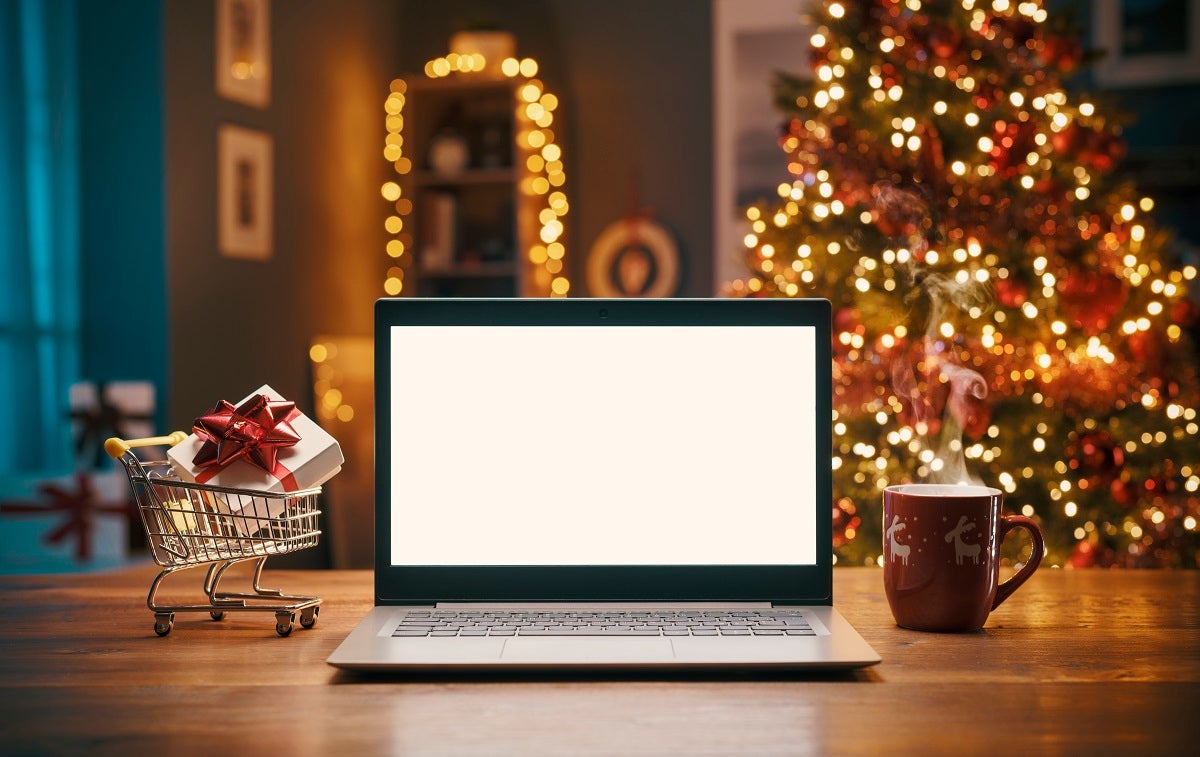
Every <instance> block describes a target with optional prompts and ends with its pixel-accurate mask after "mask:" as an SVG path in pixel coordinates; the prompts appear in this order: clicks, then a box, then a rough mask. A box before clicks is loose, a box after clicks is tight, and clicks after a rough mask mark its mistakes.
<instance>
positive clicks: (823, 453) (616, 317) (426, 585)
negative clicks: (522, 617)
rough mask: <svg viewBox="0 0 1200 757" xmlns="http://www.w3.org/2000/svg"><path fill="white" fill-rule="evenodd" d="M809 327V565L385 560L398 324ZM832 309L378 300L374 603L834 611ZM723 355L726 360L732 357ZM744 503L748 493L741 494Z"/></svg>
mask: <svg viewBox="0 0 1200 757" xmlns="http://www.w3.org/2000/svg"><path fill="white" fill-rule="evenodd" d="M406 325H422V326H472V325H492V326H495V325H512V326H521V325H534V326H536V325H559V326H588V325H591V326H601V325H603V326H613V325H615V326H627V327H637V326H693V325H712V326H756V325H761V326H811V327H813V328H815V329H816V332H817V338H816V340H815V344H816V346H815V355H814V361H815V365H817V366H826V368H825V369H824V370H817V371H816V375H815V387H816V396H815V397H814V398H813V401H814V412H815V413H816V419H817V422H816V424H815V428H816V430H815V433H816V436H817V439H816V440H815V442H816V443H815V444H814V445H813V447H812V448H813V449H814V450H815V454H816V457H817V460H816V461H815V463H816V464H815V467H814V470H815V471H816V476H815V481H814V492H813V496H815V497H816V505H817V506H816V513H817V517H816V528H817V533H816V546H817V559H816V563H815V564H814V565H644V566H642V565H638V566H628V565H589V566H578V565H571V566H519V565H505V566H402V565H393V564H391V555H392V551H391V547H390V542H389V535H390V534H391V532H392V523H391V516H392V507H391V502H390V492H391V491H392V479H391V474H392V471H391V466H390V464H389V461H390V460H391V429H390V428H389V427H388V424H389V421H390V419H391V418H392V401H393V398H392V396H391V392H390V391H389V388H390V387H391V383H392V375H391V371H392V368H393V365H394V363H393V360H392V355H391V344H392V340H391V338H390V333H391V329H392V327H394V326H406ZM830 334H831V315H830V305H829V302H828V301H827V300H822V299H626V300H602V299H570V300H568V299H511V298H509V299H488V298H477V299H476V298H453V299H451V298H416V297H407V298H384V299H380V300H378V301H377V302H376V303H375V357H374V360H375V418H376V423H375V601H376V604H381V605H399V604H433V603H436V602H567V601H570V602H664V601H670V602H714V601H727V602H772V603H776V604H830V603H832V599H833V596H832V594H833V592H832V581H833V576H832V566H833V518H832V506H831V503H832V501H833V481H832V469H831V466H830V449H831V448H832V437H831V434H832V429H831V426H832V362H831V361H832V355H831V342H830V339H829V337H830ZM731 359H734V358H732V356H731ZM747 496H753V491H752V490H751V489H749V488H748V489H747Z"/></svg>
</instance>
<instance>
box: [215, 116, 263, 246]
mask: <svg viewBox="0 0 1200 757" xmlns="http://www.w3.org/2000/svg"><path fill="white" fill-rule="evenodd" d="M274 163H275V160H274V140H273V139H272V138H271V135H270V134H267V133H266V132H262V131H256V130H254V129H246V128H243V127H241V126H233V125H230V124H222V125H221V126H220V127H219V128H218V130H217V229H218V234H217V237H218V238H217V243H218V247H219V248H220V251H221V254H222V255H225V256H227V257H234V258H248V259H251V260H268V259H270V258H271V256H272V254H273V253H274V245H275V242H274V217H275V207H274V205H275V200H274V191H275V186H274V171H275V165H274Z"/></svg>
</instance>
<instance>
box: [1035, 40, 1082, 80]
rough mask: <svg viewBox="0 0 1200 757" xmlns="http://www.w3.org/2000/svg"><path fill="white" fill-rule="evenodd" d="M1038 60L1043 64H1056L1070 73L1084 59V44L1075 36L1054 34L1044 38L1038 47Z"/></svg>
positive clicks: (1063, 71) (1060, 69)
mask: <svg viewBox="0 0 1200 757" xmlns="http://www.w3.org/2000/svg"><path fill="white" fill-rule="evenodd" d="M1038 60H1039V61H1040V62H1041V64H1042V65H1043V66H1054V67H1055V68H1057V69H1058V70H1059V71H1061V72H1062V73H1064V74H1069V73H1071V72H1072V71H1074V70H1075V69H1076V68H1078V66H1079V63H1080V61H1082V60H1083V45H1081V44H1079V41H1078V40H1077V39H1075V38H1074V37H1067V36H1063V35H1057V34H1056V35H1052V36H1049V37H1046V38H1045V39H1044V40H1042V43H1041V45H1040V46H1039V47H1038Z"/></svg>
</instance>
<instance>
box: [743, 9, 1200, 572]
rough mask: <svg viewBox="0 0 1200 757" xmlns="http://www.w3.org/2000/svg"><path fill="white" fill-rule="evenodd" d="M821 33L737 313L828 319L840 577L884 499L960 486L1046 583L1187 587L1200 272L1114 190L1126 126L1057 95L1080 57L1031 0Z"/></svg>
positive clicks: (1199, 476) (902, 13)
mask: <svg viewBox="0 0 1200 757" xmlns="http://www.w3.org/2000/svg"><path fill="white" fill-rule="evenodd" d="M812 20H813V23H814V26H815V29H816V31H815V33H814V34H813V35H812V38H811V57H810V59H809V61H807V62H808V63H810V64H811V68H812V72H813V76H812V77H811V78H810V77H803V78H800V77H792V76H789V75H782V74H781V75H780V76H779V79H778V82H777V84H776V95H777V101H778V104H779V105H780V107H781V108H782V109H783V110H784V113H785V115H786V124H785V126H784V128H783V130H782V134H781V138H780V144H781V146H782V148H783V150H784V152H785V156H786V160H787V167H788V170H789V172H790V175H791V181H790V182H789V183H785V184H783V185H781V186H780V187H779V200H778V202H772V203H760V204H757V205H755V206H752V207H750V208H748V209H747V211H746V219H747V221H748V223H749V225H750V233H748V234H747V236H746V239H745V246H746V256H747V262H748V265H749V267H750V269H751V273H750V275H748V276H747V277H746V279H745V280H744V281H737V282H734V283H733V284H731V285H730V287H729V291H730V294H733V295H737V296H756V297H764V296H770V297H805V296H808V297H813V296H816V297H825V298H828V299H829V300H831V301H832V303H833V311H834V333H833V339H834V343H833V347H834V365H833V374H834V387H835V389H834V408H835V409H834V418H833V424H834V449H833V466H834V481H835V486H834V489H835V502H834V503H833V506H834V525H835V547H836V552H837V554H838V556H839V558H840V561H841V563H842V564H864V563H866V564H874V563H875V562H876V561H877V560H878V559H879V554H880V551H881V543H880V531H881V524H880V512H879V508H880V500H881V491H882V489H883V488H884V487H885V486H887V485H889V484H893V483H903V482H908V481H934V482H938V481H941V482H950V483H956V482H961V481H968V480H971V481H977V482H981V483H984V484H987V485H991V486H996V487H998V488H1000V489H1002V490H1004V491H1005V507H1006V509H1009V510H1015V511H1018V512H1021V511H1023V512H1024V513H1025V514H1026V515H1030V516H1032V517H1035V518H1037V519H1038V520H1039V521H1040V523H1041V525H1042V529H1043V531H1044V532H1045V535H1046V541H1047V550H1048V555H1047V561H1048V564H1057V565H1073V566H1089V565H1127V566H1143V565H1145V566H1160V565H1161V566H1190V567H1196V565H1197V560H1198V552H1197V546H1198V544H1200V526H1198V523H1197V521H1198V520H1200V493H1198V491H1197V490H1198V489H1200V425H1198V424H1200V418H1197V411H1196V407H1197V404H1198V399H1200V396H1198V395H1200V389H1198V382H1197V368H1196V365H1197V363H1196V356H1195V352H1194V350H1193V348H1192V345H1191V344H1190V342H1189V335H1188V333H1187V330H1186V326H1187V324H1188V323H1189V322H1190V321H1191V319H1192V318H1194V315H1195V313H1194V311H1195V307H1194V306H1193V305H1191V303H1190V302H1189V301H1188V299H1187V292H1186V290H1187V287H1188V284H1189V282H1191V281H1192V280H1194V279H1195V278H1196V275H1197V272H1196V269H1195V267H1193V266H1181V265H1179V264H1178V262H1176V261H1173V260H1172V259H1171V258H1170V243H1171V237H1170V234H1169V233H1168V232H1167V231H1165V230H1162V229H1159V228H1156V227H1155V226H1154V224H1153V223H1152V222H1151V219H1150V218H1149V215H1148V214H1149V211H1150V210H1152V208H1153V201H1152V200H1151V199H1150V198H1148V197H1143V196H1141V195H1139V194H1138V193H1137V192H1136V191H1135V189H1134V188H1133V187H1132V186H1129V185H1127V184H1124V183H1121V182H1120V181H1119V180H1118V179H1117V178H1116V177H1115V176H1114V174H1113V169H1114V168H1115V167H1116V166H1117V165H1118V164H1119V162H1120V160H1121V159H1122V157H1123V151H1124V143H1123V141H1122V139H1121V136H1120V123H1119V119H1118V118H1116V117H1113V116H1110V115H1106V114H1105V113H1104V112H1102V111H1103V108H1101V107H1097V106H1096V105H1095V104H1094V103H1092V102H1090V101H1089V100H1088V99H1087V98H1084V97H1080V96H1077V95H1074V94H1072V93H1070V92H1068V91H1067V89H1066V87H1065V86H1064V81H1063V80H1064V79H1065V78H1066V76H1067V75H1068V74H1069V73H1071V72H1072V71H1073V70H1074V69H1075V68H1076V67H1077V66H1078V65H1080V64H1081V62H1083V60H1084V58H1085V55H1084V52H1083V50H1082V48H1081V46H1080V45H1079V43H1078V42H1076V41H1075V36H1073V35H1072V33H1071V32H1070V31H1069V30H1067V29H1065V28H1064V27H1063V25H1062V24H1061V23H1060V22H1058V21H1056V20H1054V19H1051V18H1050V17H1049V14H1048V12H1047V11H1046V10H1045V9H1044V8H1043V6H1042V2H1040V0H1025V1H1024V2H1020V1H1019V0H954V1H952V2H951V1H939V2H929V1H928V0H926V1H924V2H922V1H921V0H857V1H855V0H839V1H838V2H825V3H822V4H820V6H819V7H817V8H815V9H814V10H813V17H812ZM803 64H804V63H803V62H802V63H801V64H800V65H803ZM1008 554H1009V559H1019V557H1018V555H1019V549H1012V550H1010V551H1009V553H1008Z"/></svg>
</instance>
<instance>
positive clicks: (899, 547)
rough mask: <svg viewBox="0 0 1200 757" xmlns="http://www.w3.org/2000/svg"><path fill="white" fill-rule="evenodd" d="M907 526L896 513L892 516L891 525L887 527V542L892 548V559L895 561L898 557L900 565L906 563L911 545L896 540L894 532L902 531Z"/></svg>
mask: <svg viewBox="0 0 1200 757" xmlns="http://www.w3.org/2000/svg"><path fill="white" fill-rule="evenodd" d="M907 527H908V526H907V525H906V524H904V523H902V522H900V516H899V515H897V516H895V517H893V518H892V525H890V526H888V529H887V538H888V543H889V544H890V545H891V548H892V561H893V562H895V560H896V558H897V557H899V558H900V563H901V564H902V565H908V555H909V554H910V553H911V552H912V547H910V546H908V545H907V544H901V543H900V542H898V541H896V532H898V531H903V530H904V529H905V528H907Z"/></svg>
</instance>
